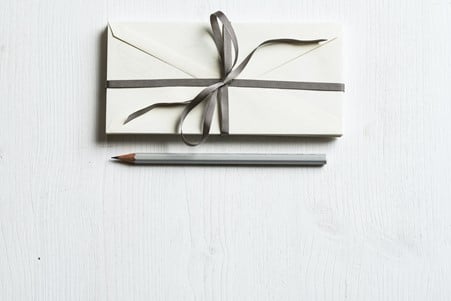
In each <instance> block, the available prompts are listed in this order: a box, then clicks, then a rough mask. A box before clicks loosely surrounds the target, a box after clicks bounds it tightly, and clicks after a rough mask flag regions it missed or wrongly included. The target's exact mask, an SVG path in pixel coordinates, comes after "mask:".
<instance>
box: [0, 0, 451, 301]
mask: <svg viewBox="0 0 451 301" xmlns="http://www.w3.org/2000/svg"><path fill="white" fill-rule="evenodd" d="M217 9H222V10H224V11H225V12H226V13H227V14H228V15H229V16H230V18H231V19H232V20H236V21H257V20H259V21H262V20H271V21H278V20H279V21H280V20H291V21H293V20H296V21H306V22H307V21H332V22H340V23H342V24H344V26H345V33H346V37H345V39H346V48H345V62H346V64H345V66H346V84H347V92H346V106H345V115H346V117H345V136H344V137H343V138H341V139H337V140H314V139H295V138H280V139H265V138H251V139H249V138H230V139H225V138H213V139H211V140H210V141H209V142H208V143H206V144H205V145H202V146H201V147H198V148H195V149H192V148H187V147H186V146H184V145H182V144H181V143H180V141H179V139H178V138H170V137H164V136H162V137H138V136H118V137H108V138H107V137H105V135H103V134H102V133H103V122H104V118H105V117H104V113H103V111H104V91H103V81H104V79H105V71H104V69H105V41H104V34H103V32H104V29H105V25H106V23H107V21H108V20H112V21H113V20H114V21H120V20H122V21H124V20H180V19H184V20H207V18H208V15H209V13H211V12H212V11H215V10H217ZM450 20H451V3H450V2H449V0H433V1H427V0H397V1H388V0H382V1H375V0H374V1H351V0H344V1H341V0H332V1H324V0H319V1H309V0H285V1H275V0H261V1H257V0H251V1H242V0H241V1H238V0H233V1H213V0H210V1H200V0H196V1H181V0H165V1H163V0H154V1H145V0H103V1H86V0H82V1H67V0H64V1H63V0H61V1H51V0H22V1H14V0H2V1H0V102H1V109H0V129H1V130H0V300H214V301H215V300H449V299H450V298H451V297H450V296H451V286H450V285H449V279H450V278H451V255H450V254H451V202H450V201H451V185H450V184H449V182H450V178H451V163H450V160H449V153H450V152H451V131H450V126H451V121H450V120H451V119H450V116H451V85H450V80H451V55H450V53H451V42H450V39H449V38H450V37H451V21H450ZM132 151H136V152H147V151H163V152H165V151H174V152H175V151H195V152H227V151H235V152H254V151H255V152H315V153H316V152H325V153H327V155H328V159H329V164H328V165H327V166H326V167H324V168H321V169H315V168H303V169H293V168H264V169H263V168H236V167H230V168H219V167H216V168H202V167H130V166H123V165H118V164H113V163H112V162H109V161H108V158H109V157H110V156H112V155H117V154H121V153H126V152H132Z"/></svg>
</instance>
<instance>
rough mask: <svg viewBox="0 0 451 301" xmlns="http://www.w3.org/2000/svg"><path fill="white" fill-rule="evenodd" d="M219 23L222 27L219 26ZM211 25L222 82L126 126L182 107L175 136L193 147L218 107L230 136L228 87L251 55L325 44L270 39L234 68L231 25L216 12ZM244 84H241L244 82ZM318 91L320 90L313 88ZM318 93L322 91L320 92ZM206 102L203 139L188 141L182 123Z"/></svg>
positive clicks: (132, 116) (235, 45)
mask: <svg viewBox="0 0 451 301" xmlns="http://www.w3.org/2000/svg"><path fill="white" fill-rule="evenodd" d="M220 22H221V25H222V26H221V25H220ZM210 25H211V29H212V33H213V35H212V36H213V40H214V42H215V44H216V48H217V49H218V52H219V56H220V58H221V78H220V79H218V80H217V81H216V82H214V83H213V84H210V85H209V86H207V87H206V88H204V89H203V90H202V91H200V92H199V94H197V95H196V96H195V97H194V98H193V99H191V100H188V101H182V102H159V103H154V104H152V105H150V106H147V107H145V108H142V109H140V110H138V111H136V112H134V113H132V114H130V115H129V116H128V117H127V119H126V120H125V122H124V124H126V123H127V122H129V121H131V120H133V119H135V118H137V117H139V116H141V115H143V114H145V113H147V112H149V111H150V110H153V109H155V108H160V107H176V106H184V107H185V108H184V109H183V111H182V113H181V115H180V119H179V122H178V132H180V135H181V137H182V140H183V142H185V143H186V144H187V145H190V146H196V145H199V144H201V143H202V142H204V141H205V140H206V139H207V138H208V136H209V135H210V128H211V123H212V119H213V113H214V111H215V107H216V103H218V104H219V125H220V131H221V134H222V135H227V134H228V133H229V105H228V104H229V101H228V99H229V97H228V89H227V88H228V86H229V85H230V84H231V83H232V81H233V80H234V79H235V78H236V77H237V76H238V75H239V74H240V73H241V72H242V71H243V70H244V68H245V67H246V65H247V64H248V63H249V61H250V60H251V58H252V56H253V55H254V53H255V52H256V51H257V50H258V49H259V48H261V47H263V46H265V45H269V44H291V45H307V44H317V43H319V42H324V41H326V39H317V40H296V39H271V40H266V41H264V42H262V43H260V44H259V45H258V46H257V47H255V48H254V50H252V51H251V52H250V53H249V54H248V55H247V56H246V57H245V58H244V60H243V61H242V62H241V63H240V64H239V65H238V66H236V67H235V65H236V63H237V59H238V40H237V38H236V35H235V32H234V30H233V27H232V24H231V23H230V21H229V19H227V17H226V16H225V15H224V13H223V12H221V11H217V12H215V13H213V14H211V15H210ZM243 81H244V80H243ZM316 89H320V88H316ZM320 90H321V89H320ZM202 102H205V107H204V110H203V113H202V135H201V137H200V139H198V140H190V139H188V138H187V137H186V135H185V134H184V133H183V122H184V121H185V119H186V117H187V116H188V114H189V113H190V112H191V111H192V110H193V109H194V108H195V107H197V106H198V105H199V104H200V103H202Z"/></svg>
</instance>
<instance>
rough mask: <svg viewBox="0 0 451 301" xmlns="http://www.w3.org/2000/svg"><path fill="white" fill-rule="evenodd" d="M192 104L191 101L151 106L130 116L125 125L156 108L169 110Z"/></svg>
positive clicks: (161, 103)
mask: <svg viewBox="0 0 451 301" xmlns="http://www.w3.org/2000/svg"><path fill="white" fill-rule="evenodd" d="M189 103H190V101H181V102H157V103H154V104H151V105H150V106H147V107H145V108H142V109H139V110H138V111H135V112H133V113H131V114H130V115H128V117H127V119H125V121H124V123H123V124H127V123H129V122H130V121H132V120H133V119H136V118H138V117H140V116H142V115H144V114H146V113H147V112H149V111H151V110H153V109H156V108H169V107H180V106H186V105H188V104H189Z"/></svg>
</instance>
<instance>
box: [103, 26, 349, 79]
mask: <svg viewBox="0 0 451 301" xmlns="http://www.w3.org/2000/svg"><path fill="white" fill-rule="evenodd" d="M233 27H234V30H235V32H236V35H237V37H238V43H239V51H240V53H239V58H238V62H241V61H242V59H243V58H244V57H245V56H247V55H248V54H249V53H250V52H251V51H252V50H253V49H254V48H255V47H257V46H258V45H259V44H260V43H261V42H263V41H265V40H268V39H275V38H293V39H302V40H310V39H319V38H322V39H334V38H335V39H336V38H338V37H340V36H341V33H340V28H339V27H338V26H336V25H333V24H298V23H280V24H266V23H261V24H259V23H237V24H235V23H234V24H233ZM110 28H111V31H112V34H113V36H114V37H115V38H116V39H119V40H121V41H122V42H124V43H126V44H129V45H130V46H133V47H135V48H137V49H139V50H141V51H143V52H145V53H147V54H149V55H151V56H154V57H156V58H158V59H159V60H161V61H163V62H165V63H166V64H168V65H171V66H173V67H174V68H176V69H178V70H181V71H183V72H184V73H186V74H187V75H188V76H191V77H198V78H218V77H219V75H220V74H219V73H220V72H219V70H220V68H219V55H218V52H217V50H216V46H215V45H214V42H213V39H212V37H211V29H210V27H209V25H208V24H206V23H112V24H111V23H110ZM321 46H322V44H313V45H302V46H295V45H286V44H284V45H272V46H270V47H263V48H262V49H261V50H259V51H257V52H256V53H255V55H254V57H253V58H252V61H251V62H250V63H249V64H248V66H247V67H246V68H245V70H244V71H243V72H242V74H241V75H240V76H239V78H252V77H253V76H257V75H259V74H263V73H265V72H268V71H269V70H273V69H275V68H277V67H278V66H281V65H284V64H286V63H288V62H290V61H292V60H294V59H296V58H299V57H301V56H303V55H304V54H306V53H309V52H311V51H314V50H315V49H316V48H318V47H321Z"/></svg>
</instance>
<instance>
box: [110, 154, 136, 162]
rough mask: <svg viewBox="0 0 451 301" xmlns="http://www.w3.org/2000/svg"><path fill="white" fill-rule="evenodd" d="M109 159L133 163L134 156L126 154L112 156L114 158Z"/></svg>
mask: <svg viewBox="0 0 451 301" xmlns="http://www.w3.org/2000/svg"><path fill="white" fill-rule="evenodd" d="M111 159H115V160H119V161H124V162H133V161H135V154H126V155H120V156H114V157H111Z"/></svg>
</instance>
